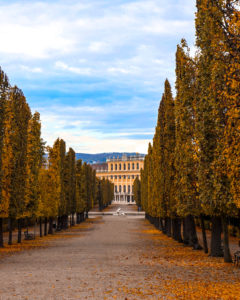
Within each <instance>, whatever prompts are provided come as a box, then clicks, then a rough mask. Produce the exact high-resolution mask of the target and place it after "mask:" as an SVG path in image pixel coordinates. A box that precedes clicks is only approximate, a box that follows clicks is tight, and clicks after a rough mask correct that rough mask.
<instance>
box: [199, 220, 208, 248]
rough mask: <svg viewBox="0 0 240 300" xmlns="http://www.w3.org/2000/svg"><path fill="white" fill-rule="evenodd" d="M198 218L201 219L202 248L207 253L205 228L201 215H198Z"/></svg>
mask: <svg viewBox="0 0 240 300" xmlns="http://www.w3.org/2000/svg"><path fill="white" fill-rule="evenodd" d="M200 220H201V228H202V238H203V249H204V253H208V244H207V236H206V230H205V224H204V217H203V215H201V216H200Z"/></svg>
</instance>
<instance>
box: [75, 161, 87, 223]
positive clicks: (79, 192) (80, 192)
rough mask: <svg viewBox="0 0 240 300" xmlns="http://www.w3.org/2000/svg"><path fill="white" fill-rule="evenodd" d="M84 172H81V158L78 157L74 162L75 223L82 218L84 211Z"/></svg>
mask: <svg viewBox="0 0 240 300" xmlns="http://www.w3.org/2000/svg"><path fill="white" fill-rule="evenodd" d="M85 188H86V186H85V174H84V172H83V165H82V160H81V159H79V160H78V161H77V163H76V212H77V223H80V222H81V221H83V219H84V211H85V210H86V201H85Z"/></svg>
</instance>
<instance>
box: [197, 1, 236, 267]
mask: <svg viewBox="0 0 240 300" xmlns="http://www.w3.org/2000/svg"><path fill="white" fill-rule="evenodd" d="M233 2H235V1H232V3H233ZM230 3H231V1H210V0H201V1H200V0H198V1H197V14H196V36H197V46H198V47H199V50H200V55H199V59H198V76H197V84H198V101H197V112H198V118H197V125H198V126H197V133H198V139H199V146H200V164H199V174H198V175H199V176H198V178H199V191H200V201H201V203H202V206H203V207H204V208H205V210H206V212H208V213H210V215H212V238H211V255H212V256H222V249H221V225H222V226H223V232H224V259H225V261H226V262H230V261H231V255H230V251H229V246H228V232H227V231H228V228H227V221H226V216H227V215H229V214H232V213H234V205H233V201H232V199H231V193H230V184H231V183H230V180H229V176H228V174H227V162H226V159H225V157H224V155H223V153H224V149H225V148H226V147H225V138H224V132H225V128H226V124H227V121H228V120H227V119H228V118H227V113H226V112H227V104H226V101H228V100H227V99H226V98H225V97H224V96H223V93H222V92H223V90H224V89H225V86H226V84H227V82H226V76H225V74H226V73H227V64H226V58H227V56H228V55H229V54H228V53H227V52H226V51H225V49H224V44H226V43H227V39H228V37H226V35H225V33H224V30H225V29H224V27H225V25H226V23H225V22H226V20H227V18H226V17H227V16H226V15H225V13H224V11H225V8H227V6H228V5H231V4H230Z"/></svg>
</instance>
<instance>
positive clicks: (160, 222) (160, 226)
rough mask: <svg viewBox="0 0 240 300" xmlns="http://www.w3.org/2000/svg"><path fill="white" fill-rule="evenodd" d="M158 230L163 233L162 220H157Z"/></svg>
mask: <svg viewBox="0 0 240 300" xmlns="http://www.w3.org/2000/svg"><path fill="white" fill-rule="evenodd" d="M159 230H161V231H163V221H162V218H159Z"/></svg>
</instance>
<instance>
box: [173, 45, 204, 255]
mask: <svg viewBox="0 0 240 300" xmlns="http://www.w3.org/2000/svg"><path fill="white" fill-rule="evenodd" d="M176 91H177V94H176V101H175V114H176V151H175V170H176V173H175V188H176V192H175V195H176V199H177V214H178V215H179V216H181V217H183V218H184V222H183V226H184V230H183V234H184V236H183V238H184V243H187V244H189V245H191V246H193V247H194V248H195V249H196V248H200V246H199V243H198V238H197V234H196V228H195V222H194V218H193V216H198V215H200V214H201V206H200V204H199V198H198V183H197V180H198V179H197V168H198V157H197V155H198V143H197V139H196V134H195V122H196V109H195V101H196V100H195V97H196V64H195V62H194V61H193V59H192V58H191V57H190V49H189V48H188V46H187V43H186V41H185V40H182V41H181V45H178V46H177V52H176ZM185 227H187V228H185ZM205 251H206V252H207V246H206V243H205Z"/></svg>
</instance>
